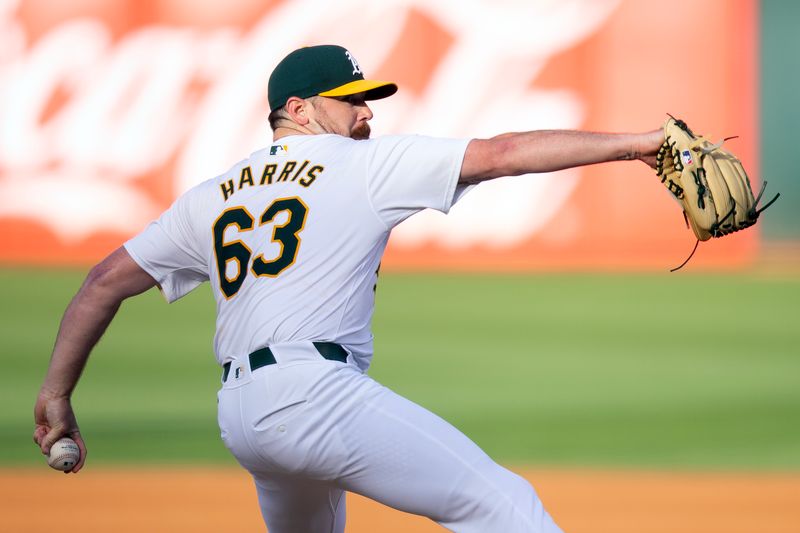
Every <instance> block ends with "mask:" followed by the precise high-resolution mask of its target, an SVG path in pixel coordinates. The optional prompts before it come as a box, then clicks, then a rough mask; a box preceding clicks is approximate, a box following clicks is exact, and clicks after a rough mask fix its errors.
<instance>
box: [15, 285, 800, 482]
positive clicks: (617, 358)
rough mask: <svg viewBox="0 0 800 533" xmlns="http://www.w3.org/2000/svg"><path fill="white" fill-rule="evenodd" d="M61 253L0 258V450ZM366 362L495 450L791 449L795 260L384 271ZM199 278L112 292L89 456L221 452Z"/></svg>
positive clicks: (21, 432)
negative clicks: (0, 296)
mask: <svg viewBox="0 0 800 533" xmlns="http://www.w3.org/2000/svg"><path fill="white" fill-rule="evenodd" d="M82 278H83V273H81V272H77V271H72V272H70V271H57V270H36V269H0V280H1V281H2V283H3V285H4V287H6V290H5V293H6V296H5V298H4V305H3V306H2V320H0V334H2V340H3V349H2V352H1V353H0V364H2V368H4V369H5V370H6V371H5V372H3V373H2V374H1V376H2V377H0V400H2V402H1V403H0V405H3V406H4V408H3V409H2V410H1V411H0V436H2V437H3V442H4V443H6V449H5V453H4V454H2V455H1V456H0V464H3V465H6V466H8V465H23V464H30V463H35V462H39V461H41V458H40V457H39V456H38V453H37V451H36V449H35V447H34V445H33V444H32V442H31V433H32V430H33V424H32V408H33V402H34V400H35V396H36V392H37V390H38V387H39V384H40V382H41V379H42V377H43V375H44V371H45V369H46V365H47V361H48V359H49V353H50V349H51V347H52V343H53V340H54V338H55V333H56V330H57V327H58V322H59V320H60V317H61V313H62V312H63V309H64V308H65V306H66V304H67V303H68V301H69V299H70V298H71V296H72V295H73V294H74V292H75V291H76V290H77V288H78V286H79V284H80V282H81V280H82ZM377 294H378V300H377V302H378V303H377V312H376V316H375V322H374V331H375V336H376V356H375V359H374V362H373V368H372V370H371V371H370V373H371V375H372V376H373V377H375V378H376V379H378V380H379V381H381V382H382V383H384V384H385V385H387V386H389V387H391V388H393V389H394V390H396V391H397V392H399V393H401V394H403V395H405V396H407V397H408V398H410V399H412V400H414V401H416V402H417V403H420V404H421V405H423V406H425V407H427V408H429V409H431V410H432V411H434V412H436V413H438V414H440V415H441V416H443V417H444V418H446V419H447V420H449V421H450V422H452V423H453V424H454V425H456V426H457V427H459V428H460V429H461V430H463V431H464V432H465V433H466V434H467V435H468V436H470V437H471V438H472V439H473V440H475V441H476V442H477V443H478V444H479V445H481V446H482V447H483V448H484V449H485V450H486V451H487V452H488V453H489V454H490V455H492V456H493V457H495V458H496V459H498V460H500V461H503V462H513V463H517V464H519V463H525V464H533V465H569V466H616V467H619V466H622V467H639V466H647V467H665V468H737V469H739V468H742V469H750V468H762V469H797V468H798V467H800V424H798V423H797V422H798V420H800V348H798V347H799V346H800V323H799V322H798V319H800V278H798V277H797V276H793V275H778V276H764V275H759V274H724V275H720V274H689V273H682V274H679V275H676V274H673V275H668V274H626V275H623V274H614V275H611V274H607V275H601V274H594V275H593V274H574V275H548V274H536V275H506V276H497V275H424V274H413V275H412V274H403V275H400V274H382V275H381V280H380V283H379V285H378V293H377ZM213 322H214V319H213V301H212V298H211V294H210V290H209V288H208V286H203V287H201V288H199V289H198V290H196V291H195V292H194V293H192V294H190V295H189V296H187V297H186V298H184V299H183V300H181V301H179V302H177V303H176V304H173V305H166V304H165V303H164V302H163V300H162V299H161V296H160V295H159V294H158V293H157V292H156V291H150V292H148V293H146V294H144V295H142V296H139V297H137V298H134V299H132V300H129V301H128V302H126V303H125V304H124V305H123V307H122V309H121V311H120V313H119V315H118V317H117V319H116V320H115V322H114V323H113V324H112V325H111V328H110V329H109V331H108V332H107V334H106V336H105V337H104V338H103V339H102V341H101V342H100V344H99V346H98V348H97V349H96V350H95V353H94V355H93V356H92V359H91V360H90V362H89V366H88V368H87V370H86V372H85V374H84V377H83V379H82V381H81V383H80V385H79V386H78V389H77V391H76V393H75V396H74V405H75V407H76V411H77V413H78V417H79V422H80V423H81V426H82V432H83V434H84V437H85V438H86V440H87V443H88V445H89V447H90V454H91V455H90V460H91V462H92V463H94V464H103V463H114V462H123V463H127V462H132V463H141V462H156V463H196V462H214V463H231V464H233V463H234V460H233V459H232V458H231V457H230V456H229V455H228V452H227V451H226V450H225V449H224V447H223V445H222V443H221V441H220V439H219V436H218V430H217V427H216V395H215V393H216V389H217V387H218V383H219V369H218V367H217V365H216V363H215V361H214V358H213V355H212V344H211V341H212V336H213Z"/></svg>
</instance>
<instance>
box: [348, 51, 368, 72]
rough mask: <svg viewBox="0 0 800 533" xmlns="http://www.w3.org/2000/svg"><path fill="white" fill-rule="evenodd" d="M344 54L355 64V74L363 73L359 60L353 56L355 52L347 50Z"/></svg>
mask: <svg viewBox="0 0 800 533" xmlns="http://www.w3.org/2000/svg"><path fill="white" fill-rule="evenodd" d="M344 54H345V55H346V56H347V59H349V60H350V62H351V63H352V64H353V74H354V75H355V74H363V72H361V67H360V66H359V65H358V61H356V58H355V57H353V54H351V53H350V50H345V51H344Z"/></svg>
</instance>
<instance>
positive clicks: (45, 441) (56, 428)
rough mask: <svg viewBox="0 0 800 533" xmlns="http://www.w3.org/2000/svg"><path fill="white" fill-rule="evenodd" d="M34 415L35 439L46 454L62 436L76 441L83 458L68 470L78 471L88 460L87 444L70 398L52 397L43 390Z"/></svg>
mask: <svg viewBox="0 0 800 533" xmlns="http://www.w3.org/2000/svg"><path fill="white" fill-rule="evenodd" d="M33 416H34V420H35V422H36V428H35V429H34V431H33V441H34V442H35V443H36V444H37V445H38V446H39V448H40V449H41V450H42V453H43V454H44V455H50V447H51V446H52V445H53V444H54V443H55V442H56V441H57V440H58V439H60V438H62V437H69V438H71V439H72V440H74V441H75V443H76V444H77V445H78V448H80V450H81V458H80V460H78V462H77V463H75V466H74V467H72V469H71V470H68V471H67V472H73V473H77V472H78V471H79V470H80V469H81V468H82V467H83V463H84V462H85V461H86V444H84V442H83V438H82V437H81V432H80V430H79V429H78V421H77V419H76V418H75V413H74V412H73V411H72V404H71V403H70V401H69V398H64V397H51V396H48V395H47V394H46V392H44V391H43V392H41V393H39V397H38V398H37V400H36V406H35V407H34V410H33Z"/></svg>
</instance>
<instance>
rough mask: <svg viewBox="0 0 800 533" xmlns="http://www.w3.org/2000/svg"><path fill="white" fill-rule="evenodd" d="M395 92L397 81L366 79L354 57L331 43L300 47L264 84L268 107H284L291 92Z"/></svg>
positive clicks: (382, 95)
mask: <svg viewBox="0 0 800 533" xmlns="http://www.w3.org/2000/svg"><path fill="white" fill-rule="evenodd" d="M396 92H397V84H395V83H392V82H390V81H377V80H365V79H364V73H363V72H361V67H360V66H359V65H358V61H356V58H355V57H353V55H352V54H351V53H350V52H349V51H348V50H347V49H345V48H342V47H341V46H336V45H330V44H326V45H320V46H308V47H305V48H299V49H297V50H295V51H294V52H292V53H291V54H289V55H288V56H286V57H284V58H283V60H282V61H281V62H280V63H278V66H276V67H275V70H273V71H272V74H271V75H270V77H269V86H268V88H267V94H268V99H269V107H270V110H271V111H275V110H276V109H278V108H280V107H283V106H284V105H285V104H286V101H287V100H288V99H289V98H290V97H292V96H297V97H299V98H308V97H310V96H316V95H319V96H348V95H351V94H357V93H366V97H365V98H366V99H367V100H379V99H381V98H386V97H387V96H391V95H393V94H394V93H396Z"/></svg>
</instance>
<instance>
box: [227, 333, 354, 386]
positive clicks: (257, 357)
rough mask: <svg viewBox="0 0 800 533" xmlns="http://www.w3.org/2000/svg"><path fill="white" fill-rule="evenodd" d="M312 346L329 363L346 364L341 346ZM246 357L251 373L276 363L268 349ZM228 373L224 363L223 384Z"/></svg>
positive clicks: (328, 343) (318, 344) (319, 344)
mask: <svg viewBox="0 0 800 533" xmlns="http://www.w3.org/2000/svg"><path fill="white" fill-rule="evenodd" d="M313 344H314V348H316V349H317V351H318V352H319V354H320V355H321V356H322V357H324V358H325V359H328V360H330V361H340V362H342V363H346V362H347V350H345V349H344V348H342V346H341V345H339V344H336V343H335V342H315V343H313ZM247 357H248V359H250V370H251V371H253V370H255V369H256V368H261V367H262V366H267V365H274V364H275V363H276V362H277V361H275V355H273V353H272V350H270V349H269V347H265V348H261V349H258V350H256V351H255V352H252V353H251V354H250V355H248V356H247ZM230 371H231V364H230V363H225V364H224V365H222V382H223V383H225V382H226V381H227V380H228V374H229V373H230Z"/></svg>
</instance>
